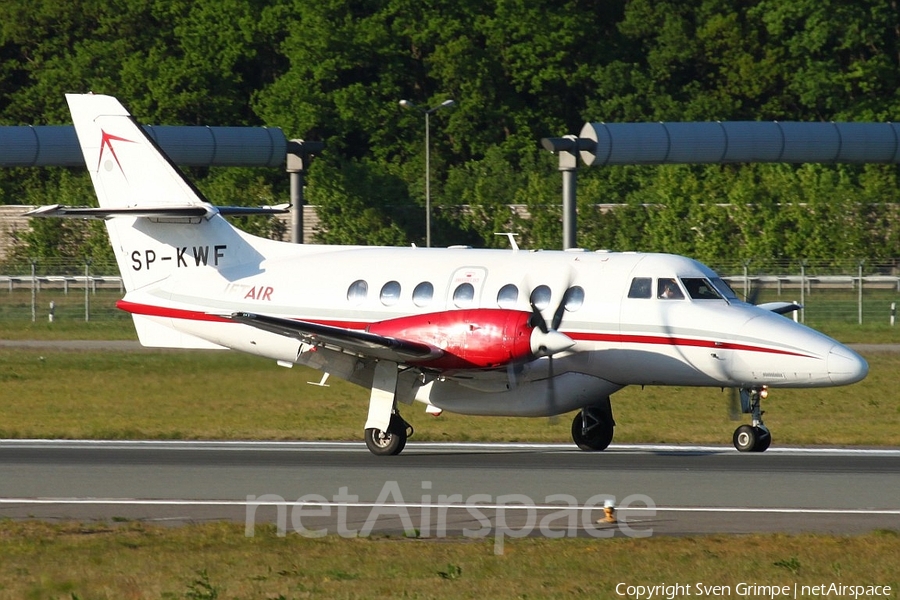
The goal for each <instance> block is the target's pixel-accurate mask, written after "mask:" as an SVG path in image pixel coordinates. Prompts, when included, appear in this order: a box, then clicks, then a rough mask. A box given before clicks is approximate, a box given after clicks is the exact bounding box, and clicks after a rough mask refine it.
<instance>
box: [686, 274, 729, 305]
mask: <svg viewBox="0 0 900 600" xmlns="http://www.w3.org/2000/svg"><path fill="white" fill-rule="evenodd" d="M681 283H683V284H684V288H685V289H686V290H687V293H688V294H689V295H690V297H691V298H692V299H693V300H722V294H720V293H719V292H718V291H717V290H716V288H714V287H713V285H712V283H710V282H709V280H708V279H706V278H704V277H682V278H681Z"/></svg>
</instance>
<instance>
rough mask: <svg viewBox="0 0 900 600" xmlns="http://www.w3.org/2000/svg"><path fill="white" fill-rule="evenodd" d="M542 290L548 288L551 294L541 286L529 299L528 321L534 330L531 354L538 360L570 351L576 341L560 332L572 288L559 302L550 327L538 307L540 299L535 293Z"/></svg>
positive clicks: (567, 290)
mask: <svg viewBox="0 0 900 600" xmlns="http://www.w3.org/2000/svg"><path fill="white" fill-rule="evenodd" d="M541 288H546V289H547V290H548V292H549V288H547V286H539V287H537V288H535V291H534V292H532V293H531V297H530V298H529V300H530V302H531V317H530V318H529V319H528V324H529V325H530V326H531V327H533V328H534V330H533V331H532V332H531V352H532V354H534V356H535V357H538V358H540V357H542V356H553V355H554V354H556V353H558V352H562V351H563V350H568V349H569V348H571V347H572V346H574V345H575V341H574V340H573V339H572V338H570V337H569V336H567V335H566V334H564V333H561V332H560V331H558V329H559V326H560V324H561V323H562V319H563V316H564V315H565V312H566V302H568V299H569V289H570V288H567V289H566V291H565V293H564V294H563V297H562V299H561V300H560V302H559V306H557V307H556V310H555V311H554V312H553V318H552V319H551V320H550V325H547V320H546V319H545V318H544V315H543V313H542V312H541V309H540V307H539V306H538V301H539V298H536V297H535V293H536V292H537V291H538V290H541Z"/></svg>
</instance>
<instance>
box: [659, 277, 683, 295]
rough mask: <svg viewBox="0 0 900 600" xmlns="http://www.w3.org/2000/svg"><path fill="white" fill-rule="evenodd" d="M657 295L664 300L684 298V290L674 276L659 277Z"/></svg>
mask: <svg viewBox="0 0 900 600" xmlns="http://www.w3.org/2000/svg"><path fill="white" fill-rule="evenodd" d="M656 296H657V298H662V299H663V300H684V292H682V291H681V288H680V287H678V283H676V282H675V279H673V278H665V277H660V278H659V281H658V282H657V284H656Z"/></svg>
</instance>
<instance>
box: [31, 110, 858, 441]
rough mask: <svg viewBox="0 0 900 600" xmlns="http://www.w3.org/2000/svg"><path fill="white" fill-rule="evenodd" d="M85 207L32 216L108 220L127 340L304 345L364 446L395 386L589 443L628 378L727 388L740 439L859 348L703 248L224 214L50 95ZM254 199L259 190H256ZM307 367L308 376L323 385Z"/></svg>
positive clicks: (411, 395) (296, 353)
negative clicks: (752, 291) (363, 409)
mask: <svg viewBox="0 0 900 600" xmlns="http://www.w3.org/2000/svg"><path fill="white" fill-rule="evenodd" d="M66 98H67V100H68V103H69V107H70V109H71V112H72V119H73V121H74V123H75V129H76V132H77V135H78V140H79V142H80V144H81V148H82V151H83V152H84V159H85V163H86V165H87V168H88V170H89V171H90V174H91V178H92V180H93V184H94V187H95V190H96V193H97V199H98V201H99V208H86V207H66V206H61V205H53V206H44V207H39V208H37V209H35V210H33V211H32V212H31V213H29V214H30V215H31V216H63V217H78V218H101V219H105V220H106V225H107V228H108V231H109V236H110V239H111V242H112V244H113V247H114V250H115V255H116V259H117V260H118V265H119V269H120V271H121V274H122V277H123V279H124V284H125V288H126V290H127V293H126V295H125V297H124V299H122V300H121V301H119V302H118V307H119V308H120V309H122V310H125V311H127V312H129V313H131V314H132V315H133V317H134V323H135V327H136V329H137V333H138V336H139V338H140V341H141V343H142V344H143V345H145V346H152V347H166V348H230V349H234V350H240V351H243V352H248V353H250V354H255V355H259V356H264V357H267V358H270V359H274V360H276V361H277V362H278V364H280V365H283V366H292V365H293V364H303V365H308V366H311V367H314V368H316V369H319V370H321V371H324V372H325V373H326V374H332V375H335V376H337V377H340V378H343V379H345V380H347V381H350V382H353V383H355V384H358V385H360V386H363V387H365V388H369V389H371V394H370V398H369V411H368V417H367V420H366V423H365V439H366V444H367V446H368V447H369V449H370V450H371V452H373V453H374V454H378V455H393V454H398V453H399V452H401V451H402V450H403V447H404V446H405V444H406V440H407V437H408V436H409V435H411V434H412V428H411V427H410V426H409V424H408V423H407V422H406V421H405V420H404V419H403V418H402V417H401V416H400V413H399V411H398V407H399V406H400V405H411V404H413V402H421V403H422V404H424V405H425V408H426V411H427V412H429V413H432V414H438V413H440V412H441V411H444V410H447V411H451V412H455V413H461V414H467V415H505V416H521V417H541V416H552V415H559V414H562V413H566V412H569V411H576V410H577V411H578V413H577V415H576V416H575V418H574V421H573V422H572V437H573V439H574V441H575V443H576V444H577V445H578V447H579V448H581V449H583V450H604V449H605V448H606V447H607V446H608V445H609V443H610V441H611V440H612V437H613V427H614V425H615V423H614V421H613V416H612V409H611V406H610V395H611V394H613V393H615V392H616V391H618V390H620V389H622V388H623V387H625V386H627V385H640V386H644V385H669V386H708V387H718V388H735V389H739V390H740V397H741V409H742V411H743V412H744V413H745V414H750V415H751V424H749V425H748V424H744V425H741V426H740V427H738V428H737V430H736V431H735V432H734V436H733V442H734V445H735V447H736V448H737V449H738V450H740V451H744V452H747V451H756V452H761V451H764V450H765V449H766V448H768V446H769V444H770V442H771V434H770V433H769V430H768V429H767V428H766V427H765V425H764V424H763V420H762V411H761V409H760V401H761V400H762V399H763V398H765V397H766V395H767V393H768V390H769V389H770V388H779V387H786V388H806V387H827V386H838V385H846V384H850V383H854V382H856V381H859V380H861V379H863V378H864V377H865V376H866V374H867V372H868V365H867V364H866V362H865V361H864V360H863V359H862V357H860V356H859V355H858V354H856V353H855V352H854V351H853V350H851V349H849V348H847V347H846V346H844V345H842V344H840V343H838V342H836V341H835V340H833V339H831V338H829V337H827V336H825V335H823V334H821V333H818V332H816V331H814V330H812V329H809V328H807V327H805V326H803V325H799V324H797V323H795V322H793V321H792V320H790V319H787V318H785V317H784V316H782V315H781V314H779V313H783V312H787V311H789V310H792V309H793V308H794V306H793V305H790V304H788V303H771V304H769V305H761V306H754V305H752V304H748V303H746V302H742V301H741V300H739V299H738V297H737V296H736V295H735V293H734V292H733V291H732V290H731V289H730V288H729V287H728V285H727V284H726V283H725V282H724V281H722V279H721V278H719V277H718V276H717V275H716V273H714V272H713V271H712V270H711V269H709V268H708V267H706V266H704V265H702V264H700V263H699V262H697V261H695V260H691V259H690V258H685V257H683V256H674V255H669V254H641V253H630V252H625V253H610V252H586V251H564V252H563V251H526V250H519V249H517V248H515V245H514V244H513V249H511V250H475V249H469V248H416V247H409V248H387V247H354V246H324V245H297V244H290V243H286V242H277V241H272V240H267V239H262V238H257V237H254V236H251V235H249V234H247V233H244V232H242V231H240V230H238V229H236V228H235V227H233V226H232V225H230V224H229V223H228V222H227V221H226V220H225V219H224V218H223V215H225V214H234V213H236V212H246V210H247V209H239V208H226V207H218V208H217V207H215V206H213V205H212V204H210V203H209V202H208V201H207V200H206V199H205V198H204V197H203V195H202V194H201V193H200V192H199V191H198V190H197V189H196V188H194V186H193V185H192V184H191V183H190V182H188V181H187V180H186V179H185V178H184V176H183V175H182V173H181V172H180V171H179V170H178V169H177V168H176V167H175V166H174V165H173V164H172V163H171V162H170V161H169V160H168V159H167V157H166V156H165V155H164V154H163V153H162V152H161V151H160V149H159V148H158V147H157V146H156V144H155V143H154V142H153V141H152V140H151V139H149V138H148V137H147V136H146V135H145V134H144V132H143V130H142V129H141V128H140V127H139V125H138V124H137V123H136V121H135V120H134V119H133V118H132V117H131V116H130V115H129V113H128V112H127V111H126V110H125V108H123V107H122V105H121V104H120V103H119V102H118V100H116V99H115V98H113V97H109V96H102V95H93V94H87V95H67V96H66ZM263 210H271V209H263ZM324 381H325V378H324V377H323V380H322V384H324Z"/></svg>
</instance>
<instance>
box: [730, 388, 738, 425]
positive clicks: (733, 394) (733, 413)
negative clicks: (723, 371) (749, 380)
mask: <svg viewBox="0 0 900 600" xmlns="http://www.w3.org/2000/svg"><path fill="white" fill-rule="evenodd" d="M729 389H730V393H729V398H728V418H729V419H731V420H732V421H740V420H741V398H740V393H741V392H740V390H739V389H738V388H735V387H733V388H729Z"/></svg>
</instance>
